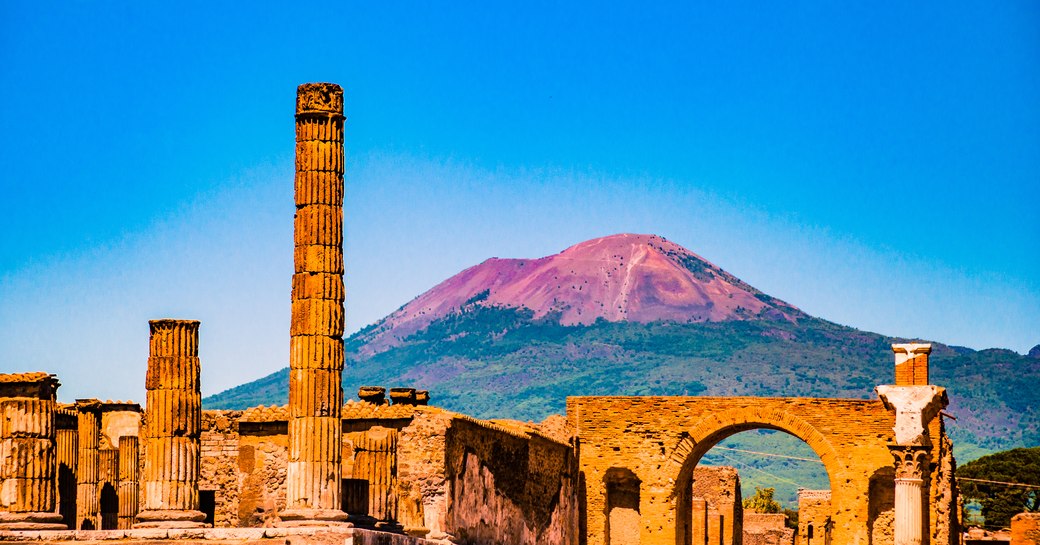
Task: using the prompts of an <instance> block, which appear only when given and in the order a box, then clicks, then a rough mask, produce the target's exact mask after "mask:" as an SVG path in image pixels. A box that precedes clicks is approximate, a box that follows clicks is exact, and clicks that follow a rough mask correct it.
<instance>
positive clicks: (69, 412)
mask: <svg viewBox="0 0 1040 545" xmlns="http://www.w3.org/2000/svg"><path fill="white" fill-rule="evenodd" d="M55 423H56V425H57V428H58V430H57V448H58V456H57V458H58V473H57V481H58V482H57V486H58V512H59V513H61V523H62V524H64V525H65V526H67V527H69V528H75V527H76V468H77V467H78V463H77V462H78V461H79V416H78V415H77V412H76V409H75V407H74V406H66V407H61V408H59V409H58V411H57V413H56V414H55Z"/></svg>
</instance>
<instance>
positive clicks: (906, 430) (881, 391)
mask: <svg viewBox="0 0 1040 545" xmlns="http://www.w3.org/2000/svg"><path fill="white" fill-rule="evenodd" d="M874 390H875V391H876V392H877V394H878V397H880V398H881V402H882V403H884V404H885V408H886V409H888V410H890V411H895V413H896V425H895V427H894V428H892V430H893V431H894V432H895V443H896V445H901V446H908V445H930V444H931V442H930V441H929V439H928V423H929V422H931V420H932V419H933V418H935V416H936V415H938V414H939V411H941V410H943V409H944V408H946V406H947V405H948V404H949V402H950V401H949V398H947V396H946V388H943V387H940V386H932V385H928V386H892V385H883V386H878V387H877V388H875V389H874Z"/></svg>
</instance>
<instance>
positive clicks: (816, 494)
mask: <svg viewBox="0 0 1040 545" xmlns="http://www.w3.org/2000/svg"><path fill="white" fill-rule="evenodd" d="M831 512H832V510H831V491H830V490H799V491H798V537H797V539H796V541H795V543H797V544H798V545H811V544H813V543H822V544H826V543H830V541H831V540H830V532H831V530H830V525H831Z"/></svg>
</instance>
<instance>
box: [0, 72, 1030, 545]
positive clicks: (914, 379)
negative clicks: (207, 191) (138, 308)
mask: <svg viewBox="0 0 1040 545" xmlns="http://www.w3.org/2000/svg"><path fill="white" fill-rule="evenodd" d="M343 123H344V116H343V91H342V89H340V88H339V86H336V85H333V84H328V83H317V84H305V85H301V86H300V87H299V89H298V93H297V100H296V175H295V204H296V213H295V223H294V226H295V231H294V236H295V238H294V240H295V249H294V256H295V258H294V265H295V270H294V274H293V276H292V282H291V287H292V295H291V312H292V314H291V328H290V331H289V342H290V361H289V369H290V370H289V403H288V405H287V406H284V407H264V406H259V407H253V408H250V409H248V410H245V411H203V410H202V407H201V396H200V383H199V381H200V359H199V352H198V335H199V322H197V321H193V320H169V319H167V320H153V321H151V322H149V328H150V334H149V356H148V361H147V373H146V376H145V377H144V379H145V384H146V390H147V399H146V404H145V412H144V414H142V413H141V409H140V407H139V406H137V405H136V404H133V403H130V402H111V401H106V402H102V401H99V400H96V399H83V400H79V401H77V402H76V403H75V404H74V405H70V406H58V404H57V403H56V402H55V399H56V398H55V392H56V390H57V388H58V382H57V380H56V379H55V378H54V377H53V376H51V375H48V374H45V373H24V374H6V375H0V411H2V415H3V418H2V419H0V445H2V450H0V539H2V540H39V541H45V542H46V541H53V542H57V541H67V540H72V539H75V540H100V539H128V540H142V539H150V540H160V541H161V540H169V541H174V540H196V541H215V542H231V541H242V540H249V541H250V542H251V543H263V542H267V543H276V542H277V543H287V542H290V541H293V540H297V541H298V542H301V543H303V542H306V543H333V542H336V543H341V542H344V541H346V540H349V541H346V542H347V543H354V544H366V543H371V544H374V543H381V544H393V545H405V544H416V545H418V544H424V543H440V544H450V543H456V544H545V545H630V544H644V545H653V544H660V545H664V544H668V545H673V544H675V545H694V544H695V545H708V544H709V543H710V544H711V545H721V544H725V545H733V544H740V543H748V544H749V545H754V544H759V543H781V542H783V543H787V544H790V543H791V540H792V539H797V540H798V543H814V544H815V543H820V544H826V543H833V544H836V545H837V544H848V545H911V544H912V545H918V544H930V545H953V544H955V543H958V542H959V541H958V536H959V531H958V528H959V527H958V520H957V512H958V510H957V505H956V486H955V482H954V478H953V472H954V468H955V465H954V463H953V457H952V453H951V450H950V448H951V444H950V441H949V438H948V437H947V436H946V434H945V430H944V427H943V422H942V418H943V417H942V416H941V413H940V410H941V409H942V408H943V407H944V406H945V404H946V399H947V397H946V396H947V394H946V392H945V390H943V389H942V388H939V387H936V386H932V385H929V383H928V353H929V349H930V347H929V346H928V345H921V344H905V345H904V344H900V345H895V346H893V350H894V352H895V356H896V357H895V359H896V361H895V368H894V384H892V385H882V386H879V387H878V389H877V393H878V398H877V399H872V400H863V399H809V398H756V397H685V396H683V397H661V396H639V397H611V396H606V397H571V398H568V399H567V410H566V415H560V416H553V417H550V418H549V419H547V420H546V421H545V422H543V423H541V424H532V423H527V424H525V423H520V422H513V421H486V420H479V419H475V418H472V417H469V416H466V415H464V414H459V413H455V412H451V411H448V410H445V409H442V408H439V407H437V406H436V405H435V404H434V405H431V404H430V403H431V395H430V393H429V392H427V391H423V390H415V389H414V388H408V387H394V388H391V389H390V390H389V391H387V389H386V388H385V387H383V386H370V387H363V388H361V390H360V391H359V392H358V396H357V397H358V398H357V399H351V400H346V401H344V398H343V390H342V385H341V374H342V371H343V365H344V352H343V333H344V329H343V328H344V309H343V303H344V284H343V270H344V260H343V248H342V246H343V192H344V180H343V175H344V157H343ZM388 386H401V385H388ZM433 401H435V398H434V400H433ZM752 429H771V430H779V431H783V432H786V433H788V434H791V435H793V436H795V437H798V438H800V439H802V440H803V441H805V442H806V443H807V444H808V445H809V446H810V447H811V448H812V449H813V450H814V451H815V452H816V454H818V455H819V457H820V460H821V461H822V462H823V464H824V466H825V468H826V471H827V474H828V477H829V480H830V488H829V490H820V491H804V492H803V493H802V494H801V495H800V496H799V504H800V506H801V510H802V513H803V518H802V519H801V520H800V521H799V527H798V530H797V532H795V530H794V529H791V528H785V527H784V525H783V519H782V518H778V516H777V515H768V514H756V513H750V512H747V513H746V512H744V511H743V509H742V507H741V492H740V484H739V478H738V476H737V475H736V473H735V472H734V471H733V470H731V469H709V468H703V467H698V462H699V461H700V460H701V457H702V456H703V455H704V454H705V453H706V452H707V451H708V450H709V449H711V448H712V447H713V446H715V445H716V444H718V443H719V442H720V441H722V440H723V439H725V438H727V437H729V436H731V435H733V434H735V433H739V432H742V431H746V430H752ZM779 516H780V517H782V515H779ZM1037 526H1038V525H1037V524H1036V520H1035V518H1028V517H1026V518H1016V522H1015V530H1014V531H1015V532H1017V533H1018V534H1016V535H1033V534H1035V533H1036V531H1035V530H1036V528H1037ZM308 540H310V541H308ZM785 540H786V541H785Z"/></svg>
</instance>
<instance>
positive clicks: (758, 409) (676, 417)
mask: <svg viewBox="0 0 1040 545" xmlns="http://www.w3.org/2000/svg"><path fill="white" fill-rule="evenodd" d="M567 417H568V419H570V421H571V426H572V428H573V429H574V430H575V432H576V435H577V436H578V437H579V438H580V440H581V445H582V447H581V450H580V457H579V467H580V471H581V473H582V476H583V478H584V481H585V482H586V483H588V488H587V489H586V500H585V501H586V502H587V505H588V506H587V509H586V511H585V516H586V517H587V522H586V524H585V527H587V529H588V530H587V532H588V533H587V539H588V543H589V545H600V544H605V543H607V539H606V536H605V534H604V529H605V528H606V526H607V521H606V520H605V518H604V517H605V513H607V512H608V505H607V497H606V489H605V487H604V486H603V485H602V484H601V483H603V482H604V478H605V477H606V476H607V475H608V473H609V472H610V471H618V470H624V471H630V472H632V473H633V474H634V475H635V477H636V478H638V480H639V482H640V483H641V485H640V499H641V501H640V516H641V522H640V525H641V531H640V536H641V541H640V542H641V543H643V544H655V543H660V544H664V543H668V544H671V543H677V542H678V543H684V542H686V536H684V535H682V533H683V532H685V528H687V527H688V524H687V520H686V517H685V513H688V512H690V510H689V507H688V506H687V505H686V504H685V503H684V502H685V495H684V494H683V493H682V489H683V487H685V486H688V483H689V481H690V480H691V477H692V470H693V468H694V467H695V466H696V464H697V461H698V460H700V458H701V456H703V455H704V453H705V452H707V451H708V450H709V449H710V448H711V447H713V446H714V445H715V444H717V443H718V442H719V441H721V440H722V439H724V438H726V437H728V436H730V435H732V434H734V433H738V432H740V431H745V430H749V429H756V428H765V429H776V430H781V431H786V432H787V433H790V434H792V435H794V436H796V437H799V438H800V439H802V440H803V441H805V442H806V443H807V444H808V445H809V446H810V447H812V448H813V450H814V451H815V452H816V454H817V455H818V456H819V457H820V459H821V461H822V462H823V464H824V466H825V467H826V469H827V473H828V476H829V478H830V482H831V493H832V509H833V515H832V516H833V522H834V529H833V535H834V542H835V543H846V544H851V545H856V544H863V545H865V544H867V543H871V542H872V541H871V535H872V534H874V532H875V530H876V528H875V527H876V526H877V525H878V524H884V523H886V518H885V517H883V516H882V515H883V513H884V512H886V511H891V510H892V509H893V508H894V506H893V505H892V504H891V503H886V502H885V500H886V499H887V498H888V496H887V495H886V493H885V492H884V491H885V490H889V491H890V490H891V488H892V486H893V484H892V458H891V455H890V454H889V452H888V448H887V445H888V443H889V442H890V441H891V440H892V430H893V426H894V418H893V416H892V414H891V413H890V412H889V411H888V410H887V409H886V408H885V407H884V405H883V404H882V403H881V402H879V401H867V400H840V399H805V398H775V399H770V398H710V397H594V398H583V397H573V398H568V400H567ZM872 492H874V493H873V494H872ZM879 535H883V534H879Z"/></svg>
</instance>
